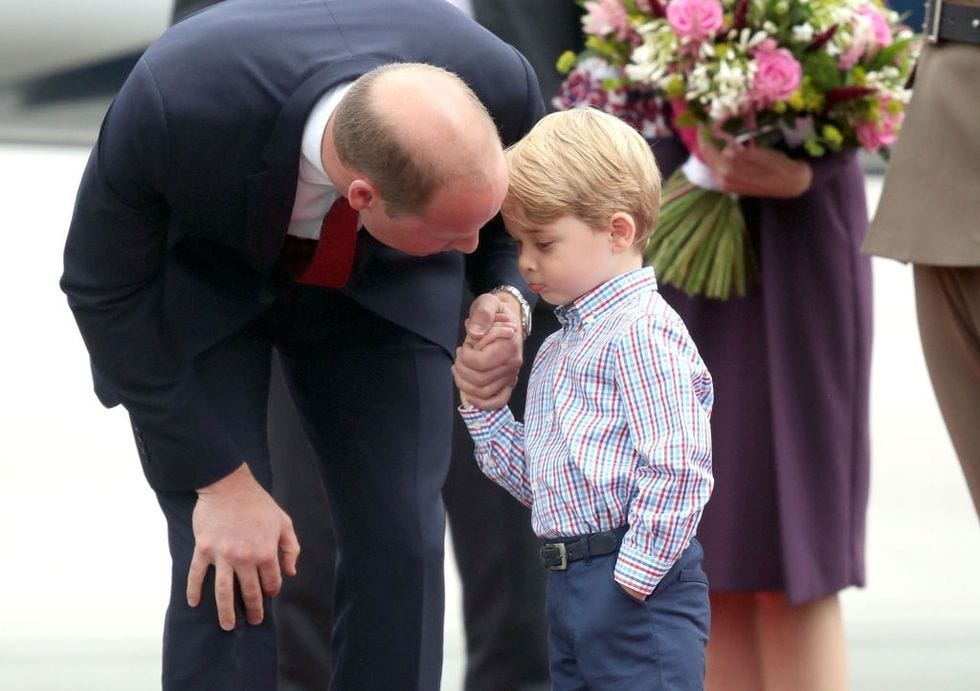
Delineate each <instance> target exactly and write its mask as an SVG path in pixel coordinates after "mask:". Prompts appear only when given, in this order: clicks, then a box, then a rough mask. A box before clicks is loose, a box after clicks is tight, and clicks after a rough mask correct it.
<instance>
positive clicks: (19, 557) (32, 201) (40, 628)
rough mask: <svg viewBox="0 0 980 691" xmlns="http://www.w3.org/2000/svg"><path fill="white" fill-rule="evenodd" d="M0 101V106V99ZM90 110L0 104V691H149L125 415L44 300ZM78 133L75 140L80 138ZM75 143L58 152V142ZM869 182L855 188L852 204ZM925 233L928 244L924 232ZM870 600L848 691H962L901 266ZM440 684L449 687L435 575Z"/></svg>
mask: <svg viewBox="0 0 980 691" xmlns="http://www.w3.org/2000/svg"><path fill="white" fill-rule="evenodd" d="M0 96H2V94H0ZM104 107H105V103H104V101H92V102H90V103H88V104H86V103H81V104H76V105H73V106H71V108H65V109H61V108H59V107H58V106H57V105H54V106H52V107H48V108H45V109H43V110H42V111H37V110H33V111H28V110H21V109H19V108H18V107H17V104H16V101H15V100H11V99H8V100H7V101H5V102H3V101H2V98H0V141H4V140H5V141H8V142H20V141H34V142H40V141H45V142H49V141H51V139H52V138H51V137H50V134H51V132H53V131H57V132H59V135H58V136H57V137H54V139H55V140H57V141H59V142H61V143H59V144H58V145H51V144H42V145H38V144H13V143H11V144H6V145H4V144H0V198H2V200H3V203H2V204H0V229H2V232H4V233H5V236H6V246H5V251H4V252H3V253H0V314H2V315H3V317H4V320H3V323H4V324H5V325H6V328H5V333H7V334H17V336H16V337H10V336H8V337H7V338H4V339H3V340H2V341H0V362H2V363H3V364H4V368H3V377H2V382H3V389H4V391H3V397H2V399H0V406H2V410H0V413H2V417H0V420H2V430H3V433H2V434H0V554H3V566H2V568H0V583H2V584H3V587H2V588H0V689H5V690H6V689H9V690H10V691H48V690H55V689H57V690H64V691H68V690H71V691H87V690H92V691H95V690H99V691H115V690H119V691H142V690H143V689H153V688H158V682H157V679H158V655H159V653H158V637H159V629H160V622H161V616H162V611H163V597H162V596H163V593H164V592H166V589H167V585H166V581H165V575H166V573H167V569H168V566H167V562H166V558H165V557H166V543H165V536H164V525H163V521H162V518H161V517H160V515H159V512H158V510H156V509H155V508H154V502H153V496H152V494H151V492H150V491H149V489H148V488H147V487H146V485H145V484H144V482H143V479H142V477H141V474H140V470H139V465H138V463H137V462H136V458H135V454H134V453H133V450H132V448H131V447H132V442H131V441H130V436H129V433H128V426H127V423H126V419H125V416H124V415H123V414H122V413H121V412H120V411H118V410H115V411H111V412H106V411H104V410H103V409H101V408H100V407H99V406H98V404H97V403H96V401H95V399H94V397H93V396H92V395H91V393H90V390H91V385H90V382H89V380H88V377H87V371H86V370H87V358H86V355H85V352H84V349H83V347H82V344H81V342H80V339H79V337H78V334H77V332H76V331H75V328H74V325H73V323H72V320H71V317H70V314H69V312H68V310H67V308H66V307H65V303H64V299H63V296H62V295H61V293H60V292H59V291H58V288H57V281H58V276H59V274H60V269H61V248H62V245H63V242H64V232H65V228H66V226H67V222H68V219H69V217H70V213H71V205H72V201H73V196H74V191H75V187H76V184H77V181H78V177H79V175H80V172H81V169H82V166H83V165H84V160H85V156H86V151H87V145H88V142H89V141H91V129H92V127H93V126H94V125H93V123H97V121H98V119H99V117H100V115H101V112H102V110H104ZM79 123H81V125H82V126H81V127H79ZM66 141H67V142H76V143H77V144H78V145H75V146H72V145H65V144H64V143H63V142H66ZM879 186H880V179H879V178H878V177H877V175H870V176H869V177H868V193H869V199H870V200H871V201H872V206H873V203H874V201H875V200H876V199H877V193H878V188H879ZM924 232H926V229H924ZM874 266H875V278H876V292H875V305H876V310H877V318H876V340H875V359H874V367H873V372H872V434H873V440H872V442H873V468H872V494H871V507H870V514H869V535H868V578H869V583H868V587H867V588H866V589H864V590H851V591H848V592H846V593H845V596H844V602H845V612H846V617H847V624H848V630H849V637H850V652H851V662H852V674H851V678H852V688H853V689H855V690H856V691H879V690H880V691H886V690H887V691H923V690H932V689H936V690H940V689H941V690H943V691H961V690H962V691H967V690H968V689H969V690H976V689H980V659H978V657H980V656H978V654H977V653H978V651H980V589H978V588H977V587H976V584H977V573H980V530H978V521H977V518H976V516H975V515H974V513H973V511H972V508H971V506H970V503H969V498H968V496H967V494H966V491H965V488H964V486H963V483H962V479H961V477H960V475H959V470H958V467H957V465H956V461H955V459H954V456H953V454H952V450H951V447H950V444H949V441H948V439H947V437H946V434H945V431H944V429H943V427H942V422H941V420H940V418H939V414H938V411H937V409H936V406H935V402H934V399H933V396H932V391H931V389H930V387H929V383H928V380H927V378H926V374H925V369H924V365H923V363H922V357H921V354H920V351H919V346H918V340H917V335H916V330H915V329H916V327H915V316H914V306H913V303H912V294H911V276H910V271H909V269H908V268H907V267H903V266H901V265H899V264H897V263H894V262H886V261H880V260H875V265H874ZM447 591H448V612H447V621H446V665H445V673H444V684H443V688H444V690H445V691H456V690H457V689H459V688H460V679H461V677H462V667H463V664H464V644H463V639H462V628H461V624H460V621H459V587H458V581H457V579H456V576H455V572H454V569H453V568H452V564H451V562H450V563H449V564H447Z"/></svg>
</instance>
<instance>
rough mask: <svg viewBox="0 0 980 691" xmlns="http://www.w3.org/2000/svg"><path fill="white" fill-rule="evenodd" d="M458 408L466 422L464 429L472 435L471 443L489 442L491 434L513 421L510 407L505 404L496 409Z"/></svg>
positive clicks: (478, 444)
mask: <svg viewBox="0 0 980 691" xmlns="http://www.w3.org/2000/svg"><path fill="white" fill-rule="evenodd" d="M458 410H459V414H460V415H461V416H462V417H463V422H464V423H466V429H468V430H469V431H470V436H471V437H473V443H474V444H476V445H477V446H480V445H482V444H487V443H489V442H490V439H491V438H492V437H493V435H495V434H496V433H497V432H499V431H500V430H501V429H503V428H504V427H506V426H507V425H508V424H510V423H511V422H513V421H514V416H513V415H512V414H511V412H510V408H508V407H506V406H505V407H503V408H499V409H498V410H480V409H478V408H474V407H472V406H459V408H458Z"/></svg>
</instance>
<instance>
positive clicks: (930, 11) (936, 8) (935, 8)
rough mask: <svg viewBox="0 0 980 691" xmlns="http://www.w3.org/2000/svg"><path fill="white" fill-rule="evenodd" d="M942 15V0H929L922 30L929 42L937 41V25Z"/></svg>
mask: <svg viewBox="0 0 980 691" xmlns="http://www.w3.org/2000/svg"><path fill="white" fill-rule="evenodd" d="M942 17H943V0H929V4H928V5H927V6H926V15H925V21H924V22H923V26H922V30H923V32H924V33H925V35H926V40H928V41H929V43H938V42H939V26H940V23H941V20H942Z"/></svg>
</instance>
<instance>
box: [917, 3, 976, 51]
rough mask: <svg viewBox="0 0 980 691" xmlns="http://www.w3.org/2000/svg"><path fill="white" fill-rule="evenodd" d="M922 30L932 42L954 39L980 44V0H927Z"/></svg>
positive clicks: (960, 41) (956, 41) (955, 40)
mask: <svg viewBox="0 0 980 691" xmlns="http://www.w3.org/2000/svg"><path fill="white" fill-rule="evenodd" d="M922 31H923V32H924V33H925V35H926V38H927V39H929V41H930V42H931V43H938V42H939V41H952V42H954V43H971V44H973V45H980V0H974V2H950V1H949V0H927V1H926V14H925V22H923V25H922Z"/></svg>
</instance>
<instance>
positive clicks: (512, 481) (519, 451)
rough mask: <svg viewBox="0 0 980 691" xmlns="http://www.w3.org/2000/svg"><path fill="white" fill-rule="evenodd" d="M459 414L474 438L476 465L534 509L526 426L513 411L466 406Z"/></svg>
mask: <svg viewBox="0 0 980 691" xmlns="http://www.w3.org/2000/svg"><path fill="white" fill-rule="evenodd" d="M459 414H460V415H462V416H463V422H465V423H466V428H467V429H468V430H469V432H470V436H471V437H473V445H474V447H475V450H476V462H477V464H478V465H479V466H480V470H482V471H483V474H484V475H486V476H487V477H488V478H490V479H491V480H493V481H494V482H496V483H497V484H498V485H500V486H501V487H503V488H504V489H505V490H507V491H508V492H510V494H511V495H513V497H514V498H515V499H517V501H519V502H521V503H522V504H524V505H525V506H531V481H530V479H529V478H528V474H527V463H526V462H525V456H524V425H522V424H521V423H520V422H517V421H516V420H515V419H514V415H513V414H512V413H511V412H510V408H500V409H499V410H477V409H476V408H473V407H468V406H466V405H465V404H464V405H463V406H460V408H459Z"/></svg>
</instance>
